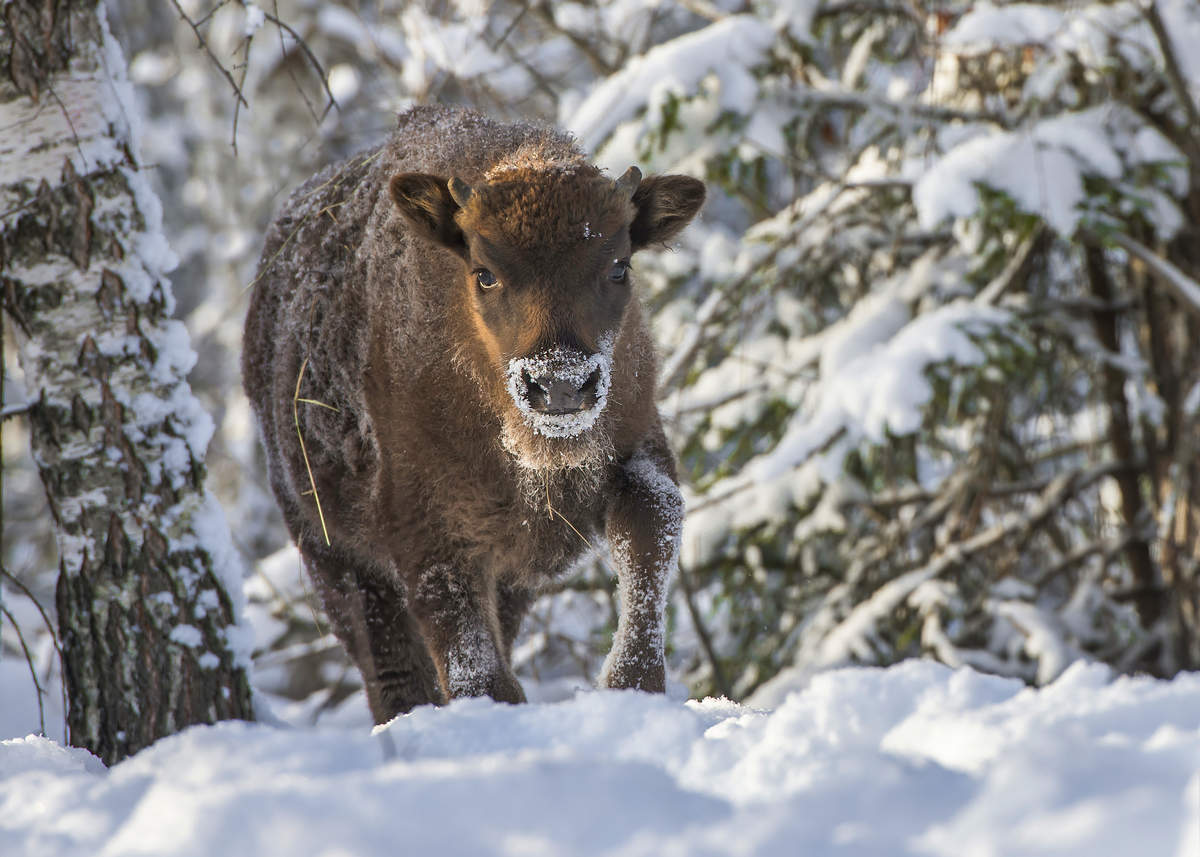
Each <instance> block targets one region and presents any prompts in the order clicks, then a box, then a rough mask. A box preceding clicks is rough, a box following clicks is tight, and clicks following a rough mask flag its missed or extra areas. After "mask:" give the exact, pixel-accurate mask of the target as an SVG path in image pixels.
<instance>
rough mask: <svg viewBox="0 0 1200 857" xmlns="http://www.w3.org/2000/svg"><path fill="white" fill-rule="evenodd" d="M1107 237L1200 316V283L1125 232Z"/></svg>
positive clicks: (1188, 309) (1192, 312)
mask: <svg viewBox="0 0 1200 857" xmlns="http://www.w3.org/2000/svg"><path fill="white" fill-rule="evenodd" d="M1107 237H1108V239H1109V240H1110V241H1112V242H1113V243H1114V244H1116V245H1117V246H1118V247H1120V248H1121V249H1122V250H1124V251H1125V252H1127V253H1129V255H1131V256H1133V257H1135V258H1136V259H1138V261H1140V262H1142V263H1144V264H1145V265H1146V267H1147V268H1149V269H1150V272H1151V273H1152V274H1154V277H1155V279H1157V280H1158V281H1159V282H1160V283H1162V284H1163V285H1164V286H1166V287H1167V288H1168V289H1169V290H1170V292H1171V293H1172V294H1173V295H1175V297H1176V298H1178V299H1179V302H1180V303H1181V304H1182V305H1183V308H1184V309H1185V310H1187V311H1188V312H1190V313H1191V314H1192V315H1195V316H1197V317H1198V318H1200V283H1197V282H1196V281H1195V280H1193V279H1192V278H1191V277H1189V276H1188V275H1187V274H1185V273H1184V272H1183V271H1181V270H1179V269H1178V268H1176V267H1175V266H1174V265H1172V264H1171V263H1170V262H1168V261H1167V260H1166V259H1164V258H1162V257H1161V256H1159V255H1157V254H1156V253H1155V252H1154V251H1153V250H1151V249H1150V248H1149V247H1147V246H1146V245H1145V244H1142V243H1141V242H1140V241H1137V240H1136V239H1134V238H1130V237H1129V236H1128V235H1126V234H1125V233H1123V232H1114V233H1113V234H1112V235H1109V236H1107Z"/></svg>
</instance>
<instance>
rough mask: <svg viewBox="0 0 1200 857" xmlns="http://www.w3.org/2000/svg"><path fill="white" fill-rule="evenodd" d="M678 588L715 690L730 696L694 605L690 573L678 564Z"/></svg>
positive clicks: (731, 693)
mask: <svg viewBox="0 0 1200 857" xmlns="http://www.w3.org/2000/svg"><path fill="white" fill-rule="evenodd" d="M679 588H680V589H682V590H683V600H684V603H685V604H687V609H688V615H689V616H691V617H692V627H693V628H695V629H696V636H697V637H699V638H700V647H701V648H702V649H704V656H705V657H706V658H708V664H709V666H710V667H712V673H713V682H714V683H715V684H716V685H717V690H719V691H721V695H722V696H724V697H732V696H733V691H732V690H731V689H730V686H729V680H728V679H727V678H726V677H725V670H724V668H723V667H722V666H721V661H720V660H719V659H718V658H717V651H716V649H715V648H714V646H713V642H712V637H711V636H710V635H709V633H708V628H707V627H705V625H704V620H703V619H701V618H700V610H699V609H698V608H697V607H696V597H695V593H694V591H693V589H692V580H691V575H690V574H689V572H688V570H687V569H686V568H684V567H683V566H682V565H680V566H679Z"/></svg>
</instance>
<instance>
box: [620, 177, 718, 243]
mask: <svg viewBox="0 0 1200 857" xmlns="http://www.w3.org/2000/svg"><path fill="white" fill-rule="evenodd" d="M703 204H704V182H702V181H699V180H697V179H694V178H691V177H690V176H650V177H649V178H647V179H643V180H642V182H641V183H640V184H639V185H638V186H637V190H635V191H634V192H633V205H634V208H636V209H637V214H635V215H634V217H633V222H632V223H631V224H629V240H630V242H631V243H632V245H633V249H634V250H640V249H642V248H643V247H648V246H649V245H651V244H662V243H665V242H667V241H670V240H671V239H672V238H674V237H675V236H676V235H678V234H679V233H680V232H681V231H682V230H683V227H685V226H687V225H688V223H690V222H691V220H692V218H693V217H695V216H696V212H697V211H699V210H700V206H701V205H703Z"/></svg>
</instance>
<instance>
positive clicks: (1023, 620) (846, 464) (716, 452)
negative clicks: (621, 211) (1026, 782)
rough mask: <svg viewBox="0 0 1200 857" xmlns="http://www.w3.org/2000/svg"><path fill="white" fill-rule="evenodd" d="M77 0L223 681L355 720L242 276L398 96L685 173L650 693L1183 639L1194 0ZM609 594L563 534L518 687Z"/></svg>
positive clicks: (1132, 658) (667, 366)
mask: <svg viewBox="0 0 1200 857" xmlns="http://www.w3.org/2000/svg"><path fill="white" fill-rule="evenodd" d="M107 5H108V17H109V22H110V26H111V28H112V29H113V31H114V33H115V35H116V36H117V38H118V40H119V41H120V42H121V44H122V45H123V47H124V51H125V56H126V59H127V61H128V63H129V76H130V78H131V79H132V80H133V82H134V84H135V86H136V90H137V94H138V97H139V99H140V101H141V106H142V110H143V114H144V116H143V120H144V121H143V127H142V140H141V144H142V161H143V163H144V164H146V165H147V166H149V167H150V168H151V174H152V176H153V181H154V182H155V186H156V189H157V191H158V194H159V196H160V198H161V200H162V204H163V209H164V217H165V228H166V232H167V236H168V238H169V240H170V242H171V244H172V245H173V247H174V249H175V251H176V252H177V253H178V255H179V257H180V263H179V266H178V268H177V269H176V270H175V271H174V272H173V274H172V275H171V278H172V281H173V284H174V288H175V293H176V296H177V298H178V306H179V314H180V317H181V318H183V319H184V320H185V321H186V323H187V326H188V328H189V330H190V332H191V336H192V345H193V347H194V348H195V350H196V351H197V353H198V355H199V360H198V363H197V365H196V368H195V370H194V371H193V373H192V375H191V383H192V386H193V389H194V390H195V391H196V393H197V394H198V395H199V396H200V397H201V400H202V401H203V402H204V404H205V406H206V407H207V409H208V410H209V412H210V413H211V414H212V415H213V418H214V419H215V421H216V423H217V426H218V430H217V433H216V435H215V437H214V439H213V441H212V444H211V446H210V448H209V452H208V460H207V464H208V474H209V486H210V489H211V490H212V491H214V492H215V493H216V494H217V496H218V497H219V498H220V499H221V501H222V503H223V505H224V507H225V509H226V513H227V515H228V517H229V520H230V524H231V526H232V528H233V532H234V538H235V541H236V543H237V545H238V547H239V548H240V550H241V551H242V553H243V554H244V556H245V558H246V574H247V577H246V593H247V596H248V600H249V604H248V613H249V617H250V619H251V621H252V623H253V624H254V627H255V630H256V633H257V635H258V642H257V646H258V655H257V657H256V672H255V682H256V685H257V687H258V688H259V689H260V691H262V692H264V693H266V694H268V695H270V696H271V697H272V698H274V699H275V701H276V703H277V707H278V708H279V710H281V711H282V712H284V713H285V714H286V715H287V716H289V717H291V718H292V719H300V720H304V719H307V720H311V721H315V720H316V719H317V718H319V717H323V716H327V715H336V714H337V712H338V711H339V710H343V711H347V712H350V713H349V714H347V715H346V716H347V717H357V718H360V719H365V718H366V715H365V713H364V712H365V707H364V706H363V704H362V702H361V695H356V691H357V690H358V688H359V679H358V676H357V673H356V672H355V671H354V669H353V668H352V667H351V666H350V665H349V662H348V661H347V659H346V658H345V656H344V655H343V653H342V651H341V649H340V648H339V646H338V644H337V643H336V641H335V640H334V638H333V636H332V634H331V633H330V631H329V627H328V624H327V623H326V621H325V620H324V617H323V616H321V614H320V610H319V607H318V605H317V603H316V600H315V597H314V596H313V594H312V592H311V588H310V587H309V585H308V584H307V582H306V581H305V580H304V578H303V577H302V575H301V571H300V563H299V559H298V556H297V554H296V553H295V551H294V550H293V549H291V548H290V547H289V543H288V539H287V535H286V532H285V531H284V528H283V526H282V522H281V519H280V517H279V515H278V513H277V512H276V509H275V504H274V501H273V499H272V498H271V497H270V495H269V492H268V491H267V488H266V478H265V474H264V471H263V466H262V460H261V456H260V454H259V450H258V442H257V437H256V434H255V429H254V426H253V425H252V422H251V418H250V411H249V407H248V405H247V402H246V400H245V398H244V396H243V395H242V392H241V385H240V379H239V376H238V359H239V354H240V340H241V324H242V318H243V315H244V312H245V306H246V300H247V295H248V286H249V284H250V283H251V282H252V280H253V279H254V275H255V268H256V264H257V260H258V254H259V250H260V247H261V241H262V236H263V232H264V230H265V227H266V225H267V224H268V223H269V221H270V219H271V218H272V216H273V213H274V211H275V210H276V208H277V207H278V206H279V205H280V204H281V203H282V202H283V200H284V199H285V198H286V196H287V194H288V193H289V192H290V191H291V190H292V189H293V188H294V187H296V186H297V185H298V184H299V183H300V182H301V181H302V180H303V179H305V178H307V177H308V176H309V175H311V174H312V173H313V172H315V171H316V170H317V169H318V168H320V167H321V166H323V165H325V164H327V163H330V162H333V161H336V160H340V159H342V158H345V157H347V156H349V155H351V154H353V153H355V152H357V151H359V150H361V149H364V148H368V147H371V146H373V145H375V144H377V143H378V142H380V141H381V140H382V139H384V138H385V137H386V136H387V135H388V134H389V132H390V130H391V128H392V127H393V126H394V124H395V114H396V113H397V112H398V111H402V110H403V109H405V108H406V107H408V106H410V105H412V104H417V103H431V102H440V103H446V104H461V105H468V106H471V107H474V108H476V109H478V110H481V111H484V112H487V113H489V114H492V115H495V116H499V117H506V118H513V119H516V118H526V119H538V120H542V121H545V122H547V123H553V124H557V125H560V126H562V127H564V128H566V129H568V130H570V131H571V132H572V133H574V134H575V135H576V136H577V138H578V140H579V141H580V143H581V145H582V146H583V147H584V148H585V149H586V150H587V151H588V152H589V153H591V155H592V156H593V157H594V159H595V161H596V162H597V163H598V164H600V165H601V166H603V167H605V168H607V169H609V170H610V171H611V172H612V174H613V175H619V174H620V173H621V172H623V171H624V169H625V168H626V167H628V166H629V165H630V164H637V165H638V166H640V167H641V169H642V171H643V172H644V173H647V174H648V173H651V172H668V171H669V172H679V173H687V174H690V175H693V176H696V177H698V178H701V179H703V180H705V181H706V182H707V183H708V187H709V189H710V201H709V202H708V204H707V205H706V208H705V210H704V212H703V215H702V218H701V219H700V220H699V221H697V222H696V223H694V224H693V225H692V226H691V227H689V229H688V230H687V231H686V232H685V233H684V235H683V237H682V238H681V240H680V241H679V243H678V245H677V247H675V248H673V249H672V250H670V251H666V252H662V253H658V254H651V253H648V252H647V253H643V254H642V255H641V256H640V257H639V258H638V259H637V260H636V277H637V281H638V284H639V288H640V289H641V292H642V297H643V300H644V301H645V302H646V303H647V304H648V306H649V307H650V308H651V314H652V317H653V323H654V330H655V334H656V336H657V338H658V342H659V345H660V349H661V354H662V377H661V385H662V386H661V401H660V408H661V410H662V413H663V416H664V418H665V420H666V422H667V424H668V430H669V432H670V434H671V436H672V440H673V443H674V448H675V450H676V452H677V454H678V456H679V460H680V465H681V475H682V477H683V478H684V480H685V483H686V485H685V494H686V497H687V502H688V508H689V516H688V521H687V524H686V527H685V533H684V545H683V563H682V564H683V568H682V570H681V574H680V576H679V578H678V579H677V581H676V586H675V590H674V595H673V597H672V600H671V603H670V612H669V628H670V636H669V661H670V669H671V674H672V679H673V681H674V682H675V688H674V689H675V691H676V692H677V693H679V694H681V695H682V694H683V693H684V692H686V693H688V694H690V695H693V696H704V695H710V694H723V695H726V696H729V697H731V698H734V699H739V700H744V699H749V700H750V701H752V702H759V703H761V704H764V705H767V704H770V703H771V702H772V679H773V678H775V677H776V676H778V675H780V674H781V673H788V674H789V675H790V678H789V681H790V686H792V687H794V686H795V679H796V672H797V671H798V672H799V673H800V674H801V676H803V675H805V674H810V673H813V672H815V671H817V670H820V669H825V668H828V667H831V666H838V665H844V664H849V663H855V664H868V665H870V664H878V665H885V664H889V663H893V662H895V661H897V660H900V659H903V658H906V657H919V656H923V657H931V658H936V659H938V660H941V661H943V662H945V663H948V664H951V665H955V666H957V665H969V666H972V667H975V668H976V669H980V670H983V671H987V672H992V673H998V674H1003V675H1009V676H1017V677H1019V678H1022V679H1024V680H1025V681H1027V682H1030V683H1034V684H1040V683H1045V682H1048V681H1050V680H1052V679H1054V678H1055V677H1056V676H1057V675H1058V674H1059V673H1061V672H1062V670H1063V669H1065V667H1066V666H1067V665H1068V664H1070V663H1071V662H1072V661H1074V660H1077V659H1080V658H1089V659H1096V660H1101V661H1104V662H1107V663H1109V664H1111V665H1112V666H1113V667H1114V668H1115V669H1116V670H1118V671H1120V672H1146V673H1150V674H1153V675H1158V676H1168V675H1172V674H1174V673H1175V672H1177V671H1179V670H1181V669H1195V668H1197V667H1198V666H1200V637H1198V636H1197V622H1198V618H1197V609H1198V608H1200V582H1198V581H1200V578H1198V573H1197V563H1198V557H1200V550H1198V545H1197V530H1198V527H1200V506H1198V505H1197V504H1198V503H1200V472H1198V470H1200V459H1198V458H1197V455H1196V451H1195V446H1196V445H1197V442H1198V441H1200V434H1198V431H1197V429H1198V419H1200V418H1198V414H1200V353H1198V352H1200V346H1198V342H1197V338H1196V336H1195V332H1196V330H1197V325H1198V323H1200V284H1198V283H1197V280H1198V279H1200V235H1198V229H1200V194H1198V193H1197V190H1196V188H1197V170H1198V169H1200V112H1198V109H1197V104H1198V101H1200V54H1197V52H1196V51H1195V49H1194V46H1195V45H1198V44H1200V6H1197V4H1195V3H1194V2H1190V0H1158V2H1157V3H1154V2H1149V3H1139V2H1098V3H1088V2H1068V3H1041V4H1038V3H1014V4H1007V5H993V4H990V3H983V2H978V3H976V2H944V3H939V2H923V0H760V2H740V1H739V2H734V0H611V1H610V0H585V2H557V3H551V2H500V0H497V2H487V0H457V2H431V0H416V2H411V1H410V2H399V0H396V2H393V0H378V2H370V0H361V2H358V0H342V2H297V0H281V2H278V3H276V2H271V3H269V4H268V3H264V4H262V5H255V4H254V3H245V2H240V0H170V2H167V0H162V1H161V2H160V0H151V2H146V0H112V2H110V3H108V4H107ZM6 340H7V341H11V337H10V336H6ZM4 365H5V379H4V381H5V385H4V391H5V404H6V405H10V406H19V405H20V403H21V402H22V401H23V391H22V387H21V377H20V372H19V369H18V367H17V364H16V360H15V358H14V356H13V355H12V354H11V353H7V354H5V361H4ZM28 446H29V444H28V431H27V429H26V427H25V426H24V425H23V424H22V419H21V417H20V415H19V414H17V415H15V416H13V417H12V418H10V419H5V421H4V425H3V462H2V463H3V492H4V514H3V517H4V520H3V545H2V549H3V563H4V567H5V569H6V570H7V571H8V573H9V576H8V577H6V578H5V579H4V580H3V581H2V585H3V587H4V597H3V604H4V606H5V609H6V610H7V611H8V613H7V615H5V616H3V619H2V636H0V646H2V649H0V673H2V676H3V679H4V686H5V687H6V688H16V687H27V688H28V697H27V698H25V697H22V698H20V699H12V700H10V699H5V700H4V706H5V709H6V713H5V718H4V719H5V721H6V723H7V722H8V721H10V720H11V721H13V722H14V723H16V722H18V721H19V722H20V723H22V724H25V725H24V727H23V728H24V729H26V730H32V729H36V728H38V719H39V714H38V704H37V700H38V691H37V690H35V683H34V678H36V679H37V685H38V686H39V687H41V688H42V690H43V691H44V692H45V693H44V696H43V707H44V711H43V715H42V716H43V717H44V719H45V721H46V730H47V732H48V733H49V734H51V735H52V736H58V737H61V734H62V727H61V709H62V701H61V692H60V690H59V689H58V688H59V682H58V678H57V675H58V671H59V665H58V661H57V656H56V654H55V651H54V642H53V638H52V635H51V634H50V632H49V630H48V627H47V623H48V622H49V623H51V624H52V623H53V604H54V595H53V593H54V584H55V578H56V575H57V564H58V560H57V555H56V550H55V546H54V540H53V535H52V532H51V530H50V526H49V525H50V521H49V515H48V513H47V511H46V508H45V502H44V499H43V494H42V489H41V486H40V483H39V481H38V477H37V473H36V470H35V469H34V468H33V465H32V462H31V461H30V459H29V453H28ZM613 599H614V586H613V582H612V580H611V579H610V576H609V574H608V573H607V571H606V568H605V560H604V557H603V556H600V557H598V558H596V559H594V560H592V561H589V562H588V563H586V564H585V565H583V566H581V567H580V568H579V569H578V570H577V573H575V574H574V575H573V576H571V577H570V578H569V579H566V580H563V581H561V582H560V585H559V586H558V587H556V589H555V590H554V591H549V592H547V593H546V594H545V596H544V597H543V598H542V599H541V600H540V601H539V602H538V604H537V606H536V608H535V610H534V613H533V614H532V615H531V616H530V617H529V619H528V620H527V621H526V624H525V628H524V630H523V633H522V636H521V639H520V641H519V642H518V646H517V655H516V657H517V664H516V666H517V670H518V674H519V676H520V677H521V678H522V680H523V681H524V682H525V684H526V687H527V689H529V690H530V696H531V698H535V699H555V698H561V697H563V696H566V695H569V694H570V693H571V692H572V691H573V689H574V688H576V687H586V686H590V685H591V682H592V680H593V678H594V676H595V674H596V673H597V672H598V669H599V666H600V662H601V660H602V658H603V656H604V654H605V653H606V652H607V650H608V647H609V640H610V638H611V634H612V630H613V627H614V624H615V615H616V614H615V609H614V601H613ZM43 613H44V614H45V615H44V616H43ZM26 652H28V660H30V661H31V662H32V668H33V675H30V666H29V665H27V663H26V660H27V659H26ZM20 675H23V676H24V678H23V679H21V678H18V676H20ZM22 682H23V684H22ZM347 699H349V700H351V704H350V706H349V707H342V703H343V702H344V701H345V700H347ZM14 728H15V727H14Z"/></svg>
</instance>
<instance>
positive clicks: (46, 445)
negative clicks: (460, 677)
mask: <svg viewBox="0 0 1200 857" xmlns="http://www.w3.org/2000/svg"><path fill="white" fill-rule="evenodd" d="M0 69H2V70H3V71H0V283H2V285H3V300H4V307H5V309H6V310H7V312H8V314H9V316H10V317H11V319H12V320H13V322H14V326H15V328H16V329H17V331H18V352H19V356H20V361H21V367H22V369H23V371H24V373H25V377H26V388H27V392H28V395H29V398H30V400H31V403H32V407H31V410H30V417H29V418H30V422H31V433H32V438H33V451H34V458H35V460H36V462H37V466H38V468H39V470H40V473H41V477H42V481H43V482H44V484H45V488H46V495H47V497H48V498H49V506H50V510H51V514H52V515H53V516H54V523H55V526H56V533H57V538H58V545H59V553H60V576H59V583H58V591H57V606H58V623H59V632H60V636H61V640H62V646H63V653H64V660H65V663H64V673H65V678H66V682H67V690H68V709H69V712H68V729H69V736H70V742H71V743H72V744H75V745H77V746H81V747H86V748H87V749H89V750H91V751H92V752H93V753H95V754H96V755H97V756H99V757H100V758H101V759H102V760H104V761H105V762H106V763H109V764H111V763H112V762H114V761H117V760H119V759H121V758H124V757H125V756H127V755H129V754H131V753H134V752H136V751H137V750H139V749H141V748H142V747H145V746H146V745H148V744H150V743H151V742H153V741H154V740H156V739H157V738H159V737H162V736H164V735H168V734H171V733H173V732H175V731H177V730H179V729H182V728H183V727H185V726H188V725H190V724H194V723H212V722H214V721H217V720H221V719H226V718H242V719H251V718H252V717H253V712H252V706H251V700H250V689H249V682H248V680H247V666H248V660H249V640H248V639H247V635H244V634H243V630H244V629H242V628H241V627H240V626H239V625H238V624H237V619H238V614H239V610H240V598H241V581H240V565H239V561H238V558H237V555H236V553H235V552H234V550H233V548H232V545H231V542H230V536H229V531H228V527H227V525H226V522H225V519H224V516H223V513H222V512H221V510H220V508H219V507H218V506H217V504H216V503H215V501H214V500H212V499H211V497H209V495H207V494H206V493H205V491H204V485H203V480H204V465H203V456H204V451H205V448H206V446H207V444H208V438H209V436H210V434H211V432H212V422H211V420H210V418H209V417H208V415H207V414H205V413H204V412H203V410H202V409H201V408H200V406H199V404H198V403H197V401H196V400H195V398H194V397H193V395H192V393H191V390H190V388H189V386H188V384H187V382H186V380H185V378H186V374H187V372H188V370H189V369H190V368H191V365H192V364H193V363H194V361H195V355H194V353H193V352H192V350H191V348H190V346H189V343H188V338H187V333H186V330H185V329H184V327H183V325H182V324H181V323H180V322H178V321H175V320H172V319H171V318H170V316H171V314H172V312H173V304H174V300H173V297H172V294H171V289H170V284H169V283H168V282H167V281H166V280H165V279H164V277H163V274H164V272H165V271H167V270H169V269H170V267H171V266H172V265H173V256H172V254H171V252H170V250H169V248H168V247H167V245H166V242H165V239H164V238H163V236H162V232H161V214H162V212H161V208H160V206H159V203H158V200H157V198H156V197H155V195H154V194H153V192H152V191H151V190H150V188H149V186H148V184H147V182H146V179H145V177H144V176H143V175H142V174H140V173H139V172H138V164H137V162H136V160H135V155H134V153H135V152H136V114H135V112H134V104H133V101H132V98H131V90H130V86H129V83H128V81H127V80H126V77H125V65H124V59H123V57H122V56H121V52H120V49H119V48H118V47H116V45H115V42H114V41H113V39H112V37H111V36H110V35H109V33H108V27H107V24H106V21H105V17H104V9H103V6H102V5H98V4H97V3H96V2H95V0H15V2H7V3H5V5H4V7H3V20H0Z"/></svg>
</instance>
